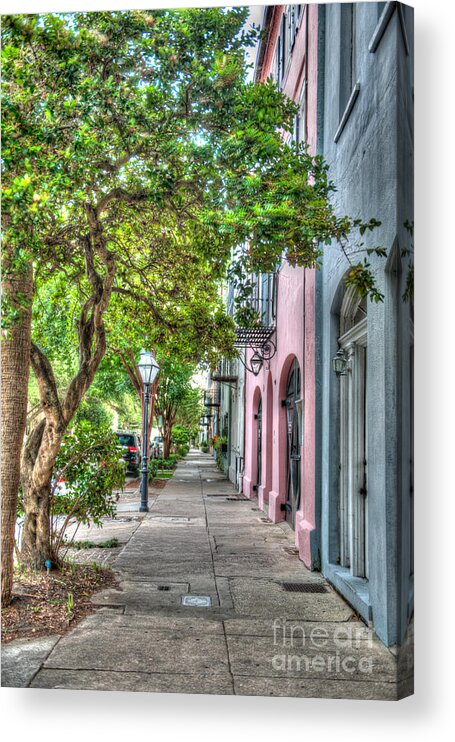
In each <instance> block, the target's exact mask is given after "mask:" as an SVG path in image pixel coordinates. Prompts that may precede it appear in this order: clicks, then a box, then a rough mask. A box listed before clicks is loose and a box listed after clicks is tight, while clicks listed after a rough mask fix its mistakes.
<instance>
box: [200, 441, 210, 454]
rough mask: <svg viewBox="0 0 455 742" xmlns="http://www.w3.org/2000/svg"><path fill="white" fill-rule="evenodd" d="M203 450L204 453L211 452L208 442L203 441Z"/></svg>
mask: <svg viewBox="0 0 455 742" xmlns="http://www.w3.org/2000/svg"><path fill="white" fill-rule="evenodd" d="M201 451H202V453H208V452H209V447H208V445H207V443H201Z"/></svg>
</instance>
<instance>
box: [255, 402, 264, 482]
mask: <svg viewBox="0 0 455 742" xmlns="http://www.w3.org/2000/svg"><path fill="white" fill-rule="evenodd" d="M256 435H257V444H256V452H257V465H256V472H257V473H256V487H255V489H256V493H257V492H258V490H259V487H260V485H261V483H262V397H261V398H260V400H259V404H258V412H257V426H256Z"/></svg>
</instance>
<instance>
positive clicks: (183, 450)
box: [177, 445, 190, 459]
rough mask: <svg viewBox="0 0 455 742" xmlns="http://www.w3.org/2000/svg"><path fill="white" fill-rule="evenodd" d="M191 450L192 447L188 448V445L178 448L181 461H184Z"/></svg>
mask: <svg viewBox="0 0 455 742" xmlns="http://www.w3.org/2000/svg"><path fill="white" fill-rule="evenodd" d="M189 450H190V447H189V446H187V445H181V446H178V447H177V456H178V457H179V458H180V459H184V458H185V456H186V455H187V454H188V452H189Z"/></svg>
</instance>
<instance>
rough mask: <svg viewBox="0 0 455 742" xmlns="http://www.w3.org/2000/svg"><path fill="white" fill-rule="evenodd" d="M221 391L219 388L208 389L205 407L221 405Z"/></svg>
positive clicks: (205, 395) (205, 394)
mask: <svg viewBox="0 0 455 742" xmlns="http://www.w3.org/2000/svg"><path fill="white" fill-rule="evenodd" d="M219 406H220V392H219V390H218V389H207V390H206V391H205V392H204V407H219Z"/></svg>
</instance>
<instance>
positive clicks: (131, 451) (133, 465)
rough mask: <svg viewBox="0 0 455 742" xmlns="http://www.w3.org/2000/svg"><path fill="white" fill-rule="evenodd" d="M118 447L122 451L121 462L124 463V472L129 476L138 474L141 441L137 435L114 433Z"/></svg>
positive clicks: (121, 432)
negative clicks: (129, 474)
mask: <svg viewBox="0 0 455 742" xmlns="http://www.w3.org/2000/svg"><path fill="white" fill-rule="evenodd" d="M116 435H117V438H118V442H119V447H121V448H122V450H123V454H122V456H123V460H124V461H125V463H126V470H127V472H130V473H131V474H138V473H139V464H140V460H141V441H140V439H139V436H138V435H137V433H129V432H123V431H117V433H116Z"/></svg>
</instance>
